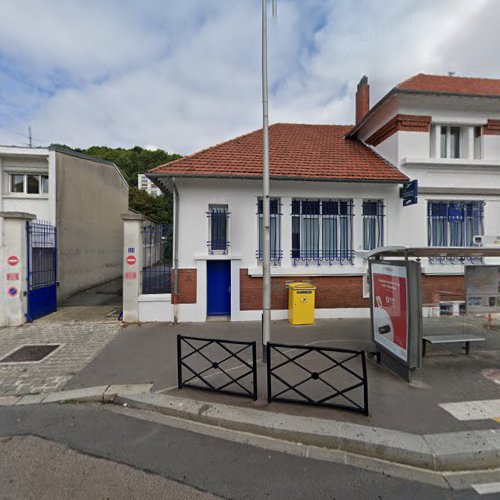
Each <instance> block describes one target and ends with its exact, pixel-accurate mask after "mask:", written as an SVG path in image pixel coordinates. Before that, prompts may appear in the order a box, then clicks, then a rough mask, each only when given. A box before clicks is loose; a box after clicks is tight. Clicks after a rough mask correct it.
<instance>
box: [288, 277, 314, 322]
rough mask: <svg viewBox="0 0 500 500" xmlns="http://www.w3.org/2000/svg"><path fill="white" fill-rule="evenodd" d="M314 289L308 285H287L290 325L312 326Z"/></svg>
mask: <svg viewBox="0 0 500 500" xmlns="http://www.w3.org/2000/svg"><path fill="white" fill-rule="evenodd" d="M315 290H316V287H315V286H314V285H310V284H309V283H300V282H296V283H290V284H289V285H288V321H289V322H290V323H291V324H292V325H313V324H314V296H315Z"/></svg>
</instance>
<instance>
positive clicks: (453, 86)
mask: <svg viewBox="0 0 500 500" xmlns="http://www.w3.org/2000/svg"><path fill="white" fill-rule="evenodd" d="M396 89H400V90H407V91H414V92H428V93H438V94H463V95H474V96H494V97H497V96H498V97H500V80H497V79H493V78H469V77H463V76H443V75H425V74H423V73H419V74H418V75H415V76H412V77H411V78H408V80H405V81H404V82H401V83H400V84H398V85H396Z"/></svg>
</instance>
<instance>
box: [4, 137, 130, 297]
mask: <svg viewBox="0 0 500 500" xmlns="http://www.w3.org/2000/svg"><path fill="white" fill-rule="evenodd" d="M127 210H128V184H127V182H126V181H125V179H124V178H123V176H122V175H121V173H120V171H119V170H118V168H117V167H116V165H115V164H114V163H111V162H108V161H104V160H101V159H98V158H94V157H90V156H86V155H82V154H79V153H77V152H74V151H71V150H68V149H65V148H62V147H58V146H50V147H49V148H23V147H15V146H0V221H2V220H3V218H4V217H3V216H5V218H8V217H9V214H10V215H12V214H13V213H14V214H15V213H29V214H33V215H35V216H36V219H37V220H39V221H44V222H47V223H49V224H51V225H54V226H56V229H57V281H58V283H59V286H58V289H57V297H58V301H63V300H64V299H66V298H67V297H69V296H71V295H73V294H75V293H77V292H78V291H80V290H84V289H86V288H89V287H91V286H93V285H97V284H99V283H103V282H106V281H109V280H111V279H114V278H117V277H119V276H120V275H121V270H122V258H123V251H122V245H123V224H122V221H121V215H122V214H123V213H125V212H127ZM4 237H5V234H4V231H3V228H1V227H0V247H2V251H4V252H9V249H7V248H5V245H4V239H5V238H4ZM3 266H7V267H6V269H5V271H6V272H7V271H9V270H12V269H11V268H10V267H9V266H8V265H7V264H6V263H5V262H2V266H0V268H1V269H2V271H3V270H4V269H3ZM2 295H5V293H2Z"/></svg>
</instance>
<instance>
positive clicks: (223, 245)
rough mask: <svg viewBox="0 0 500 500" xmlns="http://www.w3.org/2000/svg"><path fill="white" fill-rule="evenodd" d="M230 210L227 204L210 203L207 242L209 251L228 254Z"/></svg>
mask: <svg viewBox="0 0 500 500" xmlns="http://www.w3.org/2000/svg"><path fill="white" fill-rule="evenodd" d="M229 215H230V214H229V211H228V206H227V205H209V207H208V212H207V217H208V234H209V240H208V242H207V246H208V251H209V253H211V254H213V253H223V254H226V253H227V252H228V250H229V241H228V232H229Z"/></svg>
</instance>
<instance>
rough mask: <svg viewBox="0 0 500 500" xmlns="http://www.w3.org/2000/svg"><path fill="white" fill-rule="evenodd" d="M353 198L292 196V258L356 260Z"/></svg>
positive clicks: (313, 260)
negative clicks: (308, 198)
mask: <svg viewBox="0 0 500 500" xmlns="http://www.w3.org/2000/svg"><path fill="white" fill-rule="evenodd" d="M352 207H353V203H352V200H297V199H294V200H292V259H293V262H294V264H295V265H296V264H297V263H299V262H303V263H305V264H309V263H311V262H316V263H317V264H318V265H319V264H320V263H322V262H325V263H328V264H333V263H339V264H347V263H350V264H352V261H353V257H354V251H353V241H352V234H353V233H352V223H353V213H352Z"/></svg>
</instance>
